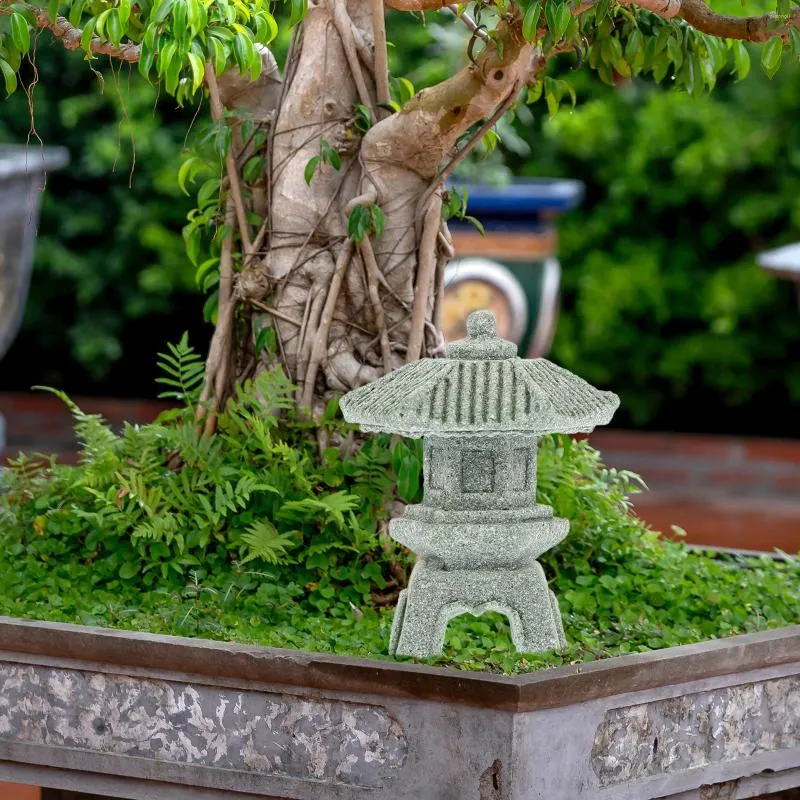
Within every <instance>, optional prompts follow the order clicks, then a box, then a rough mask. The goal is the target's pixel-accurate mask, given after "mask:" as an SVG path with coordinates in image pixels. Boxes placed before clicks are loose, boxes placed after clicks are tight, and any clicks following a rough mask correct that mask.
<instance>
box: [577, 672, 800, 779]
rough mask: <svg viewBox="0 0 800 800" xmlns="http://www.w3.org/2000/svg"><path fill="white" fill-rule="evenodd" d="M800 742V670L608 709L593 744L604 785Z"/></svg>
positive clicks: (595, 767) (594, 763)
mask: <svg viewBox="0 0 800 800" xmlns="http://www.w3.org/2000/svg"><path fill="white" fill-rule="evenodd" d="M797 747H800V676H792V677H788V678H776V679H774V680H769V681H763V682H760V683H747V684H743V685H741V686H731V687H726V688H721V689H717V690H715V691H713V692H702V693H699V694H688V695H683V696H681V697H675V698H670V699H667V700H658V701H655V702H652V703H642V704H640V705H635V706H628V707H626V708H616V709H613V710H611V711H608V712H607V713H606V715H605V719H604V720H603V722H602V723H601V724H600V726H599V727H598V729H597V733H596V734H595V737H594V744H593V747H592V755H591V764H592V769H593V771H594V773H595V775H596V776H597V778H598V779H599V781H600V785H601V786H614V785H617V784H622V783H627V782H630V781H636V780H640V779H643V778H647V777H650V776H653V775H666V774H670V773H675V772H683V771H686V770H690V769H696V768H702V767H707V766H709V765H711V764H716V763H722V762H730V761H736V760H739V759H743V758H748V757H750V756H754V755H758V754H761V753H768V752H775V751H779V750H787V749H791V748H797Z"/></svg>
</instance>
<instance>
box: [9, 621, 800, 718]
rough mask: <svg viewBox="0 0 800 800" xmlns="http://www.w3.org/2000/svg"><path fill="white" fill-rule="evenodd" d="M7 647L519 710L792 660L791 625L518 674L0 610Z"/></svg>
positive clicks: (50, 656)
mask: <svg viewBox="0 0 800 800" xmlns="http://www.w3.org/2000/svg"><path fill="white" fill-rule="evenodd" d="M6 654H9V655H12V654H13V656H14V657H15V658H18V657H28V658H29V660H30V657H35V662H36V663H42V662H43V660H46V661H50V662H53V663H54V665H55V664H57V663H58V662H59V661H60V660H61V661H63V660H70V661H75V660H78V661H81V662H84V663H86V664H87V667H88V665H90V664H91V665H92V666H91V669H93V670H97V668H98V664H101V665H104V666H105V667H113V669H107V668H105V669H103V670H102V671H106V672H116V673H129V674H139V673H140V672H141V670H143V669H144V670H147V671H148V673H150V674H152V671H153V670H156V671H158V670H164V671H169V672H173V673H174V672H178V673H182V674H185V675H187V676H189V675H191V676H193V677H198V676H201V677H203V678H205V679H206V682H211V683H222V684H224V683H225V682H226V681H228V682H230V681H235V682H236V683H237V684H240V683H241V681H242V680H244V681H246V682H249V683H254V684H261V685H275V684H278V685H281V686H282V687H286V686H294V687H298V688H303V689H305V690H321V691H346V692H356V693H360V694H364V695H377V696H388V697H394V698H404V699H414V700H436V701H439V702H443V703H455V704H459V705H462V704H465V705H470V706H477V707H481V708H491V709H496V710H502V711H509V712H525V711H537V710H543V709H547V708H559V707H563V706H567V705H572V704H576V703H581V702H586V701H589V700H596V699H599V698H603V697H609V696H613V695H618V694H625V693H628V692H633V691H641V690H648V689H655V688H659V687H662V686H669V685H672V684H676V683H685V682H686V681H688V680H699V679H702V678H710V677H716V676H721V675H729V674H734V673H738V672H749V671H752V670H756V669H761V668H765V667H774V666H779V665H782V664H789V663H793V662H798V661H800V625H794V626H791V627H786V628H776V629H773V630H769V631H764V632H760V633H751V634H743V635H739V636H732V637H730V638H727V639H712V640H708V641H705V642H700V643H698V644H690V645H681V646H679V647H670V648H665V649H663V650H653V651H650V652H648V653H635V654H631V655H625V656H618V657H615V658H608V659H603V660H600V661H594V662H590V663H581V664H575V665H570V666H564V667H555V668H553V669H547V670H542V671H538V672H533V673H528V674H525V675H517V676H504V675H496V674H490V673H481V672H468V671H461V670H455V669H450V668H442V667H430V666H425V665H421V664H406V663H396V662H391V661H381V660H377V659H369V658H355V657H348V656H337V655H330V654H326V653H311V652H305V651H298V650H288V649H278V648H266V647H261V646H259V645H248V644H242V643H232V642H223V641H216V640H209V639H193V638H188V637H181V636H166V635H162V634H150V633H141V632H133V631H123V630H116V629H113V628H98V627H89V626H84V625H76V624H70V623H62V622H43V621H39V620H27V619H19V618H15V617H5V616H0V661H4V660H7V658H6Z"/></svg>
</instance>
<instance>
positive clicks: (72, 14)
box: [67, 0, 86, 28]
mask: <svg viewBox="0 0 800 800" xmlns="http://www.w3.org/2000/svg"><path fill="white" fill-rule="evenodd" d="M85 7H86V0H77V2H75V3H73V4H72V5H71V6H70V9H69V17H68V18H67V19H68V20H69V24H70V25H72V27H73V28H80V27H81V17H82V16H83V9H84V8H85Z"/></svg>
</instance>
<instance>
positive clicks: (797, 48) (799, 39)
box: [789, 27, 800, 59]
mask: <svg viewBox="0 0 800 800" xmlns="http://www.w3.org/2000/svg"><path fill="white" fill-rule="evenodd" d="M789 41H790V42H791V46H792V50H791V53H792V56H793V57H794V58H797V59H800V30H798V29H797V28H794V27H793V28H791V29H790V30H789Z"/></svg>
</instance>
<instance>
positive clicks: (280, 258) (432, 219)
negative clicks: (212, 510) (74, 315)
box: [205, 0, 535, 412]
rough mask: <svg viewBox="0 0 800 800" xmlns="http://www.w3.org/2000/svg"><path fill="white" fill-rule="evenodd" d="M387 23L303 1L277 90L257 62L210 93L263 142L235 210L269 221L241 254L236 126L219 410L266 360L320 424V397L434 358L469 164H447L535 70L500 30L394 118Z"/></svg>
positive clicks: (328, 3)
mask: <svg viewBox="0 0 800 800" xmlns="http://www.w3.org/2000/svg"><path fill="white" fill-rule="evenodd" d="M383 19H384V16H383V3H382V1H381V2H375V0H309V2H308V14H307V16H306V18H305V20H304V22H303V24H302V26H301V27H300V28H299V29H298V30H297V31H296V33H295V37H294V40H293V43H292V46H291V48H290V52H289V55H288V58H287V63H286V64H285V66H284V75H283V77H282V79H279V78H278V73H277V71H276V66H275V63H274V59H272V56H271V54H269V53H268V52H265V53H264V71H263V72H262V76H261V78H260V79H259V81H257V82H256V83H255V84H247V83H245V82H244V81H245V79H243V78H240V77H238V75H234V74H231V73H228V74H226V75H224V76H222V77H221V79H220V80H219V90H218V94H219V96H220V98H221V102H222V103H224V104H225V105H226V106H227V107H228V108H230V109H233V110H234V111H235V113H241V115H242V117H246V116H249V117H250V118H251V119H256V120H257V121H258V122H259V123H260V124H261V125H263V126H265V127H267V126H268V128H269V137H268V142H269V144H268V146H267V152H268V159H267V162H266V173H265V175H264V176H263V179H262V180H261V181H260V182H259V183H258V184H257V185H251V186H244V185H242V186H241V187H240V195H241V197H242V199H243V202H242V205H243V206H244V211H245V212H246V211H247V210H250V211H255V212H256V214H263V215H264V217H265V220H264V224H263V225H262V229H261V230H260V231H259V232H258V233H257V234H256V235H255V238H254V241H253V236H252V231H251V230H250V229H249V223H248V222H247V221H244V222H243V214H242V209H241V208H240V207H239V206H237V202H236V201H237V197H236V189H237V184H241V182H242V178H241V175H240V174H239V173H240V169H241V165H242V163H243V161H244V160H245V159H246V157H247V156H249V152H248V153H244V154H243V153H242V150H243V146H242V142H241V139H242V137H241V135H240V132H239V129H238V123H237V122H235V121H234V122H233V135H232V142H233V145H232V147H233V150H234V152H235V154H236V157H235V158H234V159H230V161H229V170H228V181H227V185H228V187H230V188H229V192H230V196H229V200H228V206H227V208H228V222H229V223H231V225H232V228H233V229H234V230H236V231H237V234H238V238H239V247H240V248H241V251H242V254H243V257H242V260H241V263H242V265H243V266H242V268H241V269H240V271H239V272H236V273H234V269H233V266H232V260H233V259H232V256H231V255H230V254H228V255H227V258H226V253H225V250H224V248H223V257H222V268H221V270H222V279H221V282H220V307H219V313H218V322H217V330H216V332H215V337H214V341H213V342H212V347H211V351H210V354H209V369H208V376H207V386H206V391H205V396H206V398H207V399H212V398H214V399H215V404H216V406H217V408H219V406H220V404H221V403H222V402H224V398H225V395H226V394H228V393H229V392H230V390H231V386H232V384H233V383H234V382H236V381H237V380H242V379H244V378H246V377H249V376H251V375H252V374H254V373H256V372H257V371H259V370H262V369H265V368H269V367H272V366H274V363H273V362H274V360H275V358H276V356H277V360H278V361H279V362H280V363H281V364H282V366H283V368H284V370H285V372H286V373H287V374H288V376H289V377H290V378H291V379H292V380H293V381H294V382H295V383H296V384H297V386H298V398H297V399H298V402H299V403H300V404H301V405H302V406H306V407H309V408H311V409H312V410H313V411H315V412H318V411H319V409H320V408H321V407H322V406H324V404H325V402H326V401H327V399H328V398H329V396H330V394H331V393H334V392H335V393H343V392H346V391H349V390H350V389H353V388H356V387H358V386H360V385H363V384H364V383H367V382H369V381H372V380H374V379H376V378H378V377H379V376H381V375H382V374H384V373H386V372H388V371H390V370H392V369H395V368H397V367H399V366H401V365H402V364H403V363H406V362H407V361H413V360H416V359H417V358H420V357H425V356H428V357H435V356H437V355H441V354H442V353H443V351H444V342H443V338H442V334H441V332H440V311H441V300H442V286H443V271H444V266H445V264H446V262H447V259H448V257H449V256H451V255H452V247H451V244H450V237H449V233H448V231H447V226H446V223H445V222H444V221H443V219H442V191H443V189H442V180H443V178H444V177H446V174H447V173H448V171H449V169H450V168H451V167H452V166H453V165H454V164H455V162H456V161H457V160H458V159H460V158H461V157H462V156H463V153H464V152H466V150H465V149H464V148H463V147H462V149H461V150H459V151H458V152H456V150H455V146H456V143H457V141H458V140H459V139H460V138H461V137H462V136H464V134H465V133H467V132H468V131H469V130H470V128H472V127H473V126H474V125H475V124H476V123H478V122H480V121H481V120H482V119H484V118H487V117H491V116H492V114H495V115H498V114H499V113H502V111H504V110H505V109H506V108H508V107H509V106H510V104H511V102H512V101H513V100H514V99H515V97H516V96H517V94H518V92H519V90H520V88H521V87H522V85H523V84H524V82H525V81H526V80H527V78H528V76H529V75H530V74H531V72H532V69H533V67H534V66H535V58H534V57H533V53H532V50H531V46H530V45H529V44H528V43H527V42H525V41H524V40H523V39H522V37H521V35H520V33H519V24H518V20H516V21H514V22H513V23H508V24H505V23H501V27H500V33H501V36H502V37H504V45H503V47H501V48H498V49H497V50H495V49H494V48H492V47H487V48H486V49H485V50H484V51H483V53H482V54H481V55H480V56H479V57H478V58H477V59H476V61H475V62H473V63H470V64H469V65H468V66H467V67H465V68H464V69H463V70H462V71H461V72H459V73H458V74H457V75H455V76H454V77H452V78H450V79H449V80H447V81H445V82H443V83H441V84H439V85H437V86H434V87H431V88H430V89H425V90H423V91H421V92H420V93H419V94H417V95H416V96H415V97H414V98H412V99H411V100H410V101H409V102H407V103H406V104H405V106H404V107H403V108H402V109H401V110H400V111H398V112H395V113H392V112H391V111H387V110H386V104H387V103H388V96H387V95H388V75H387V74H386V67H385V65H386V52H385V47H386V45H385V33H384V30H383ZM212 80H213V79H212ZM279 80H280V82H278V81H279ZM209 88H210V89H211V95H212V97H211V99H212V111H213V110H214V95H215V91H216V89H215V86H214V84H213V83H212V84H210V87H209ZM218 105H219V104H218ZM237 109H238V111H237ZM245 109H247V110H246V111H245ZM364 109H366V110H367V111H368V114H367V115H365V114H364ZM216 115H217V116H218V117H219V116H221V110H220V109H218V110H217V114H216ZM365 116H368V118H369V120H371V123H372V125H371V127H368V126H369V122H367V123H366V124H365V123H364V120H365ZM491 121H492V120H491V119H490V120H489V121H488V123H487V124H490V123H491ZM478 133H480V131H479V132H478ZM479 138H480V137H479V136H477V137H476V136H473V137H472V138H471V140H470V141H469V142H468V143H467V145H466V146H467V147H470V146H472V144H474V143H475V142H476V141H477V140H478V139H479ZM247 147H249V145H247ZM332 151H333V152H334V153H335V155H331V152H332ZM337 157H338V158H337ZM448 159H449V160H450V166H447V164H448ZM312 160H316V161H317V162H318V163H317V166H316V169H314V170H313V176H312V177H311V178H310V180H308V176H309V170H310V166H309V165H310V162H312ZM337 161H338V162H339V163H336V162H337ZM443 166H444V167H445V168H444V170H442V167H443ZM232 173H233V174H232ZM352 214H355V215H359V214H361V215H362V216H364V217H366V218H367V219H374V218H375V217H376V216H377V217H378V218H379V219H378V223H379V222H380V219H382V220H383V225H382V230H381V229H380V228H381V226H380V225H379V224H375V225H374V226H373V230H372V231H371V232H370V233H369V235H366V236H363V235H361V236H360V235H358V234H356V233H353V231H352V230H349V229H348V218H349V217H350V215H352ZM234 220H236V221H237V222H238V224H237V225H234V224H233V222H234ZM362 234H363V231H362ZM251 242H252V244H251ZM264 326H271V327H272V328H273V329H274V331H275V339H276V347H275V353H274V354H272V353H270V352H269V351H266V350H265V351H263V352H261V353H259V354H256V353H255V352H254V346H253V342H254V339H255V338H256V336H255V334H257V332H258V331H259V330H261V329H262V328H263V327H264Z"/></svg>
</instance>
